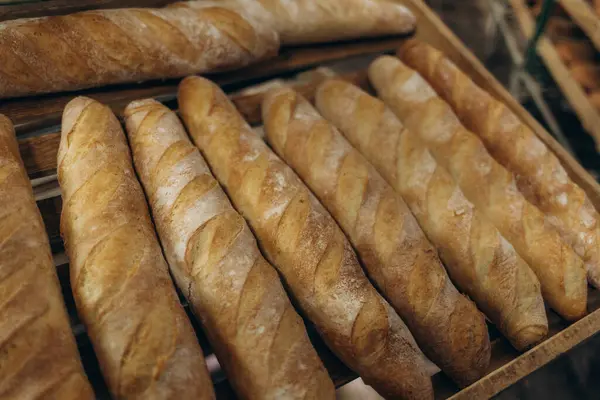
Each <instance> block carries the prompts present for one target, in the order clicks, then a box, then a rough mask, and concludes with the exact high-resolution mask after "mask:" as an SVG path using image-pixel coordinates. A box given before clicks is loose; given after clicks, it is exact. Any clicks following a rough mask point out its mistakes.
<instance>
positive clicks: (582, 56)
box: [532, 0, 600, 111]
mask: <svg viewBox="0 0 600 400" xmlns="http://www.w3.org/2000/svg"><path fill="white" fill-rule="evenodd" d="M542 3H543V1H540V0H536V1H535V2H534V3H533V8H532V11H533V13H534V15H536V16H538V15H539V13H540V11H541V5H542ZM593 6H594V9H595V10H596V12H598V17H599V18H600V1H594V4H593ZM545 32H546V34H547V36H548V37H549V38H550V39H551V40H552V42H553V44H554V47H555V48H556V51H557V53H558V55H559V57H560V58H561V60H562V61H563V63H564V64H565V65H566V67H567V68H568V69H569V71H570V73H571V76H572V77H573V79H574V80H575V81H576V82H577V83H579V85H580V86H581V87H582V89H583V90H584V91H585V93H586V94H587V95H588V98H589V100H590V102H591V104H592V105H593V106H594V107H595V108H596V109H597V110H598V111H600V65H598V63H597V51H596V48H595V47H594V45H593V44H592V42H591V41H590V40H589V38H588V37H587V36H586V35H585V34H584V33H583V32H582V30H581V29H580V28H579V27H578V26H577V25H576V24H575V23H574V22H573V21H572V20H571V19H570V18H569V16H568V15H567V13H566V12H565V10H563V9H562V7H560V5H557V6H556V8H555V9H554V11H553V14H552V15H551V17H550V19H549V20H548V22H547V27H546V30H545Z"/></svg>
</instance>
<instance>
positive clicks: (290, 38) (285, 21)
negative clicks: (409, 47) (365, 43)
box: [259, 0, 416, 44]
mask: <svg viewBox="0 0 600 400" xmlns="http://www.w3.org/2000/svg"><path fill="white" fill-rule="evenodd" d="M259 2H260V3H262V4H263V5H264V6H265V8H266V9H268V10H269V11H270V12H271V13H272V14H273V16H274V24H275V26H276V29H277V32H278V33H279V35H280V36H281V42H282V43H283V44H302V43H313V42H335V41H339V40H347V39H357V38H364V37H370V36H383V35H392V34H406V33H409V32H412V31H413V30H414V29H415V24H416V20H415V17H414V15H413V14H412V12H410V10H409V9H408V8H406V7H405V6H403V5H400V4H398V3H397V2H395V1H388V0H379V1H372V0H319V1H315V0H295V1H289V0H259Z"/></svg>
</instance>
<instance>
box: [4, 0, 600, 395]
mask: <svg viewBox="0 0 600 400" xmlns="http://www.w3.org/2000/svg"><path fill="white" fill-rule="evenodd" d="M398 1H399V2H401V3H403V4H405V5H407V6H409V7H410V8H411V9H412V10H413V12H414V13H415V14H416V16H417V17H418V19H419V24H418V31H417V33H416V36H417V38H419V39H421V40H424V41H426V42H428V43H430V44H432V45H434V46H436V47H438V48H440V49H441V50H443V51H444V52H445V53H446V54H447V55H448V56H449V57H450V58H451V59H452V60H453V61H454V62H455V63H457V65H458V66H459V67H461V68H462V69H463V70H464V71H465V72H466V73H467V74H469V75H470V76H471V77H472V78H473V79H474V80H475V82H477V83H478V84H479V85H481V86H482V87H483V88H485V89H486V90H488V91H489V92H490V93H492V94H493V95H494V96H495V97H497V98H498V99H499V100H501V101H503V102H504V103H506V104H507V105H508V106H509V107H510V108H511V109H512V110H513V111H514V112H515V113H516V114H517V115H518V116H519V117H520V118H521V119H522V120H524V121H525V122H526V123H527V124H528V125H529V126H530V127H531V128H532V129H533V131H534V132H536V134H537V135H538V136H539V137H540V138H541V140H542V141H544V143H546V145H547V146H548V147H549V148H550V149H551V150H553V151H554V152H555V154H556V155H557V156H558V157H559V158H560V160H561V161H562V163H563V165H564V166H565V168H566V169H567V171H568V172H569V174H570V176H571V177H572V179H573V180H574V181H575V182H577V183H578V184H579V185H580V186H582V188H583V189H584V190H585V191H586V193H587V194H588V196H590V198H591V199H592V201H593V202H594V204H595V205H596V207H597V208H598V207H599V206H600V186H599V185H598V184H597V183H596V182H595V180H594V179H593V178H592V177H591V176H590V175H589V174H588V173H587V172H586V171H585V170H584V169H583V168H582V167H581V166H580V165H579V164H578V163H577V162H576V161H575V160H574V159H573V158H572V157H571V156H570V155H569V154H568V153H567V152H566V151H565V150H564V149H562V148H561V147H560V145H559V144H558V143H557V142H556V141H555V140H554V139H553V138H552V136H550V135H549V134H548V133H547V132H546V131H545V130H544V129H543V128H542V127H541V125H540V124H539V123H538V122H537V121H535V119H533V117H531V116H530V115H529V114H528V113H527V112H526V111H525V110H524V109H523V108H522V107H521V105H520V104H519V103H518V102H517V101H516V100H514V99H513V98H512V97H511V96H510V94H509V93H508V92H507V91H506V90H505V89H504V88H503V87H502V85H500V84H499V83H498V82H497V81H496V80H495V79H494V78H493V77H492V76H491V74H490V73H489V72H488V71H487V70H486V69H485V68H484V67H483V66H482V65H481V64H480V63H479V62H478V61H477V59H476V58H475V57H474V56H473V54H472V53H471V52H470V51H468V50H467V49H466V48H465V47H464V45H463V44H462V43H461V42H460V41H459V40H458V38H456V36H454V35H453V34H452V33H451V32H450V30H449V29H448V28H447V27H446V26H445V25H444V24H443V23H442V22H441V21H440V20H439V18H437V16H436V15H435V14H433V12H432V11H431V10H430V9H429V8H428V7H427V6H426V5H425V4H424V3H422V2H421V0H398ZM512 1H516V0H512ZM398 40H399V39H398V38H392V39H384V40H375V41H361V42H358V43H353V44H348V43H346V44H330V45H324V46H310V47H304V48H296V49H287V50H285V51H286V52H287V53H284V54H287V56H284V57H283V58H282V57H279V58H277V59H276V60H274V61H271V62H270V63H269V62H267V63H264V64H262V65H261V66H255V67H252V68H250V69H248V70H245V71H241V72H236V73H230V74H229V75H225V76H220V77H216V80H217V81H218V82H220V83H221V84H224V85H225V86H226V87H227V88H229V89H230V90H231V89H236V88H239V87H241V86H242V84H244V85H245V84H246V83H247V82H254V81H256V79H257V78H261V79H262V78H264V77H267V76H272V75H274V74H281V73H286V74H287V73H289V72H290V71H294V70H298V69H304V68H308V67H309V66H311V65H318V64H321V63H322V62H325V61H331V60H336V59H342V58H345V57H348V56H352V55H356V54H367V53H370V52H381V51H386V50H388V49H389V50H391V49H393V48H395V47H396V45H397V44H398ZM366 43H368V44H366ZM353 46H357V47H353ZM286 57H287V58H286ZM271 64H275V66H274V67H273V66H272V65H271ZM248 71H251V72H248ZM352 76H353V77H354V78H355V79H357V80H356V82H357V83H359V84H361V85H362V86H367V82H366V81H365V79H364V73H363V74H360V73H359V74H355V75H351V76H349V77H350V79H353V78H352ZM219 79H222V80H219ZM176 83H177V82H176V81H170V82H164V83H159V84H145V85H129V86H127V87H114V88H108V89H107V88H103V89H96V90H92V91H86V92H84V93H86V94H89V95H91V96H92V97H95V98H97V99H99V100H101V101H103V102H106V103H108V104H110V105H111V106H112V107H113V109H115V111H117V113H118V112H119V111H120V110H121V111H122V108H123V107H124V105H125V104H127V103H128V102H129V101H131V100H133V99H136V98H139V97H148V96H153V97H158V98H159V99H160V100H168V101H169V102H170V103H169V105H171V106H174V104H173V102H172V100H173V99H174V94H175V89H174V88H175V87H176ZM315 87H316V82H310V83H308V84H305V85H302V86H299V87H298V89H299V90H301V91H303V93H304V94H305V95H307V96H308V97H311V94H312V93H314V90H315ZM72 96H73V94H68V95H64V94H63V95H49V96H41V97H37V98H34V99H31V98H30V99H21V100H15V101H8V102H4V103H3V104H2V105H0V112H5V113H7V114H9V115H10V116H11V117H12V118H13V119H14V120H16V121H17V125H18V130H19V132H18V133H19V135H20V136H21V137H20V143H19V144H20V149H21V152H22V155H23V157H24V159H25V160H26V163H27V167H28V171H29V173H30V175H32V176H35V175H36V174H41V173H42V172H43V173H44V174H48V173H50V174H51V173H52V172H53V169H54V168H55V157H56V148H57V143H58V139H59V136H58V135H59V134H58V133H56V132H58V129H59V126H58V124H59V122H60V112H61V110H62V107H63V106H64V104H65V103H66V101H68V100H69V99H70V98H71V97H72ZM261 96H262V95H261V93H254V94H244V95H238V96H233V97H232V99H233V100H234V102H235V104H236V105H237V106H238V107H239V108H240V110H241V111H242V112H243V114H244V115H245V116H246V118H248V120H250V121H251V122H254V123H259V122H260V113H259V112H258V107H259V104H260V100H261ZM598 127H600V124H598ZM36 183H37V184H38V185H37V188H36V194H37V195H40V196H41V197H40V198H42V197H44V196H43V194H44V193H48V192H49V191H51V190H55V189H56V187H55V186H54V187H53V186H52V185H55V182H54V181H53V178H52V176H50V177H49V178H44V179H43V180H41V181H40V180H36ZM40 188H41V189H40ZM38 189H39V190H38ZM57 194H58V193H54V194H53V195H50V196H48V197H47V198H43V199H41V200H40V201H39V203H38V204H39V205H40V209H41V210H42V214H43V216H44V220H45V223H46V225H47V227H48V228H49V230H51V232H50V236H51V239H52V242H53V245H54V246H53V250H54V251H55V252H60V251H62V244H61V242H60V237H59V235H58V230H57V229H58V216H59V213H60V208H61V201H60V197H57ZM58 258H60V257H57V259H58ZM58 272H59V275H60V276H61V278H62V279H61V281H62V283H63V286H64V290H65V293H67V294H68V293H69V292H70V290H69V288H68V278H67V277H68V267H67V265H66V264H64V262H62V263H59V265H58ZM67 297H68V295H67ZM67 304H70V303H69V300H68V299H67ZM69 308H70V310H71V311H73V306H72V304H71V305H70V306H69ZM588 309H589V310H590V312H591V314H589V315H588V316H587V317H586V318H584V319H582V320H581V321H579V322H577V323H574V324H569V323H567V322H566V321H564V320H562V319H561V318H560V317H558V316H557V315H556V314H554V313H553V312H549V314H548V315H549V323H550V336H549V338H548V339H547V340H546V341H544V342H543V343H541V344H540V345H538V346H536V347H535V348H533V349H531V350H530V351H528V352H527V353H525V354H522V355H520V354H519V353H517V352H516V351H515V350H514V349H512V348H511V347H510V345H509V344H508V342H507V341H506V340H505V339H504V338H502V337H501V336H499V335H498V334H497V332H496V331H495V330H494V329H493V328H491V330H490V332H491V337H492V339H493V347H492V353H493V360H492V365H491V366H490V369H489V371H488V374H487V375H486V377H484V378H483V379H481V380H480V381H479V382H476V383H474V384H473V385H471V386H470V387H468V388H466V389H463V390H462V391H460V390H459V388H458V387H456V386H455V385H454V384H453V383H452V382H450V381H449V380H448V379H447V378H446V377H445V376H444V375H443V374H441V373H440V374H437V375H436V376H434V377H433V382H434V387H435V391H436V398H437V399H445V398H449V397H450V398H453V399H461V400H462V399H478V398H488V397H490V396H493V395H494V394H497V393H499V392H500V391H502V390H503V389H505V388H506V387H508V386H510V385H511V384H513V383H514V382H516V381H517V380H519V379H521V378H523V377H524V376H526V375H527V374H529V373H531V372H532V371H534V370H536V369H538V368H540V367H542V366H543V365H545V364H547V363H548V362H549V361H551V360H552V359H554V358H556V357H558V356H560V355H561V354H562V353H564V352H565V351H567V350H569V349H570V348H572V347H573V346H575V345H576V344H579V343H581V342H582V341H584V340H585V339H587V338H589V337H590V336H591V335H592V334H594V333H596V332H598V331H600V292H598V291H596V290H591V291H590V296H589V299H588ZM73 318H74V319H73V321H74V324H75V326H76V327H77V326H78V325H77V321H76V315H75V316H74V317H73ZM76 331H77V332H79V335H78V342H79V344H80V349H81V351H82V354H83V357H84V359H85V360H86V364H88V365H89V366H90V367H89V370H88V373H89V374H90V376H92V377H96V376H98V375H99V372H98V371H97V368H96V370H94V357H93V351H92V350H91V347H90V345H89V341H87V339H86V337H85V333H84V332H82V331H81V329H80V328H79V329H76ZM309 333H310V336H311V339H312V340H313V342H314V344H315V347H316V348H317V349H318V351H319V353H320V354H321V355H322V357H323V358H324V361H325V363H326V365H327V367H328V369H329V371H330V373H331V375H332V377H333V379H334V381H335V382H336V384H338V385H340V384H343V383H345V382H348V381H349V380H351V379H353V378H354V377H355V375H354V374H353V373H352V372H351V371H349V370H348V369H347V368H345V367H344V366H343V364H341V363H340V362H339V360H337V359H336V358H335V357H334V356H333V355H332V354H331V353H330V352H329V351H328V350H327V349H326V348H325V347H324V345H323V344H322V342H320V340H319V339H318V337H317V336H316V335H315V334H314V332H313V331H311V329H309ZM199 336H202V335H201V334H199ZM200 340H201V342H202V339H201V338H200ZM206 353H207V354H210V353H211V352H210V349H207V352H206ZM94 371H95V372H94ZM98 379H99V381H101V377H98ZM216 387H217V392H218V393H219V399H230V398H233V397H232V393H231V390H230V389H229V388H228V386H227V384H226V382H221V383H219V384H217V386H216Z"/></svg>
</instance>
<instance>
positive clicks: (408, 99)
mask: <svg viewBox="0 0 600 400" xmlns="http://www.w3.org/2000/svg"><path fill="white" fill-rule="evenodd" d="M369 78H370V80H371V82H372V83H373V85H374V87H375V88H376V90H377V92H378V94H379V96H380V97H381V98H382V99H383V100H384V101H385V102H386V103H387V104H388V105H389V107H390V109H391V110H392V111H393V112H394V113H395V114H396V115H397V116H398V117H399V118H400V120H401V121H402V123H403V125H404V126H406V128H407V129H409V130H410V131H411V132H413V133H414V134H416V135H418V136H419V138H420V139H421V140H422V141H423V143H424V144H425V145H426V146H427V147H428V148H429V149H430V150H431V153H432V154H433V156H434V157H435V158H436V161H437V162H438V163H439V164H441V165H442V166H443V167H444V168H445V169H446V170H447V171H448V172H450V174H451V175H452V176H453V178H454V179H455V181H456V183H457V184H458V185H459V186H460V188H461V189H462V191H463V193H464V194H465V195H466V196H467V198H468V199H469V201H471V202H472V203H473V204H474V205H475V206H476V207H477V208H479V209H480V210H481V212H483V213H484V214H485V215H486V216H487V218H488V219H489V220H490V221H491V222H492V223H493V224H494V225H496V227H497V228H498V230H499V231H500V233H502V235H503V236H504V237H505V238H506V239H507V240H508V241H509V242H510V243H511V244H512V245H513V246H514V247H515V249H516V250H517V252H518V253H519V254H520V255H521V257H523V259H524V260H525V261H527V263H528V264H529V265H530V266H531V268H532V269H533V271H534V272H535V273H536V275H537V277H538V279H539V280H540V283H541V285H542V293H543V294H544V298H545V299H546V301H547V302H548V304H549V305H550V306H551V307H552V308H553V309H554V310H556V311H557V312H558V313H559V314H560V315H561V316H563V317H564V318H566V319H569V320H575V319H578V318H581V317H582V316H584V315H585V313H586V307H587V281H586V271H585V267H584V265H583V262H582V260H581V259H580V258H579V256H577V254H575V252H574V251H573V249H571V247H569V245H567V244H566V243H564V242H563V241H562V239H561V237H560V235H559V234H558V232H557V231H556V230H555V229H554V228H553V227H552V226H550V225H547V224H546V222H545V218H544V214H542V212H541V211H540V210H539V209H537V208H536V207H535V206H533V205H532V204H531V203H529V202H528V201H527V200H525V198H524V197H523V195H522V194H521V193H520V192H519V191H518V190H517V188H516V182H515V180H514V178H513V176H512V174H511V173H510V172H508V171H507V170H506V169H505V168H504V167H502V166H501V165H500V164H498V163H497V162H496V161H495V160H494V159H493V158H492V156H491V155H490V154H489V153H488V151H487V150H486V148H485V146H484V145H483V143H482V142H481V140H480V139H479V138H478V137H477V136H476V135H474V134H473V133H471V132H469V131H467V130H466V129H465V128H464V127H463V126H462V124H461V123H460V121H459V120H458V118H457V117H456V115H455V114H454V112H453V111H452V109H451V108H450V106H449V105H448V104H447V103H446V102H445V101H443V100H442V99H440V98H439V97H438V95H437V94H436V93H435V91H434V90H433V89H432V88H431V86H429V84H428V83H427V82H426V81H425V80H424V79H423V78H422V77H421V76H420V75H419V74H418V73H416V72H415V71H413V70H412V69H410V68H408V67H407V66H406V65H404V64H403V63H402V62H401V61H400V60H398V59H397V58H395V57H390V56H382V57H380V58H378V59H377V60H375V61H374V62H373V63H372V64H371V66H370V67H369Z"/></svg>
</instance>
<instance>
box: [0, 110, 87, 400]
mask: <svg viewBox="0 0 600 400" xmlns="http://www.w3.org/2000/svg"><path fill="white" fill-rule="evenodd" d="M0 210H1V211H0V243H1V245H0V279H1V280H0V304H1V306H0V345H1V346H2V349H3V350H2V354H1V355H0V399H2V400H5V399H6V400H8V399H46V398H54V399H72V400H79V399H93V398H94V393H93V391H92V388H91V386H90V384H89V383H88V380H87V378H86V376H85V372H84V371H83V367H82V365H81V361H80V360H79V353H78V351H77V346H76V344H75V338H74V337H73V333H72V332H71V328H70V326H69V318H68V316H67V312H66V310H65V305H64V303H63V298H62V294H61V291H60V285H59V283H58V278H57V277H56V270H55V268H54V263H53V262H52V254H51V252H50V245H49V243H48V236H47V235H46V231H45V229H44V222H43V221H42V217H41V216H40V212H39V210H38V209H37V206H36V204H35V200H34V198H33V192H32V190H31V185H30V183H29V179H28V177H27V172H26V171H25V168H24V166H23V162H22V161H21V157H20V155H19V147H18V145H17V140H16V138H15V133H14V130H13V127H12V124H11V123H10V121H9V120H8V118H6V117H4V116H3V115H0Z"/></svg>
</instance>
